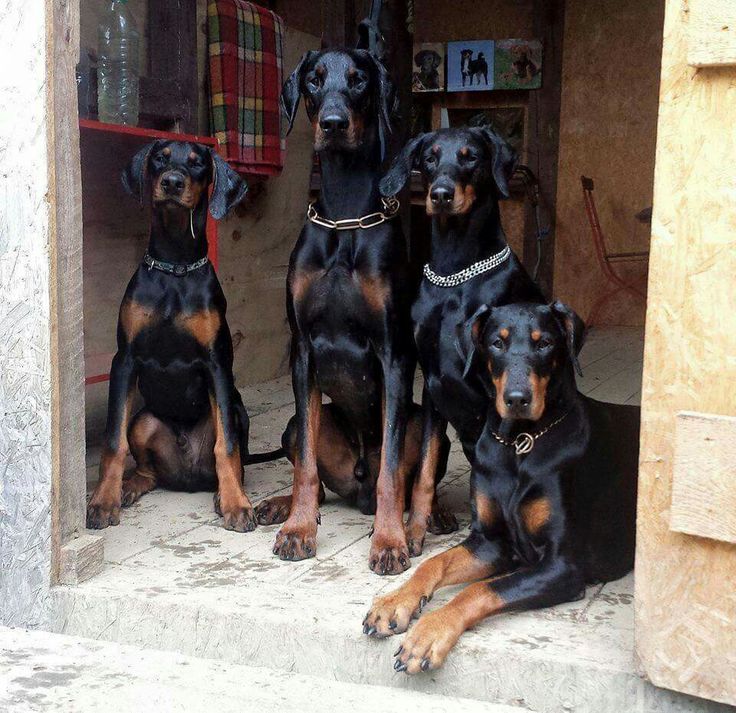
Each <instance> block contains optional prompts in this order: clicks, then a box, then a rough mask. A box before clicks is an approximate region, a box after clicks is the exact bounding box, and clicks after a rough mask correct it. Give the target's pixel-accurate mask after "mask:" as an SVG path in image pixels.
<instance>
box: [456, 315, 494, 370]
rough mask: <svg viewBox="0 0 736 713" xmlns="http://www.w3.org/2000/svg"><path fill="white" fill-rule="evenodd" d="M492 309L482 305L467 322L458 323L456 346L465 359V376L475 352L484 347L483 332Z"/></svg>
mask: <svg viewBox="0 0 736 713" xmlns="http://www.w3.org/2000/svg"><path fill="white" fill-rule="evenodd" d="M491 311H492V308H491V307H489V306H488V305H481V306H480V307H479V308H478V309H477V310H476V311H475V314H473V316H472V317H471V318H470V319H469V320H467V321H466V322H465V324H461V325H458V334H457V338H456V339H455V348H456V349H457V352H458V354H459V355H460V356H461V357H462V358H463V359H464V360H465V367H464V368H463V378H465V377H466V376H467V375H468V372H469V371H470V367H471V366H472V365H473V357H475V353H476V352H477V351H482V349H483V332H484V331H485V328H486V324H487V323H488V318H489V317H490V316H491Z"/></svg>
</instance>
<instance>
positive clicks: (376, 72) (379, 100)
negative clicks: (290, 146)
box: [281, 50, 395, 151]
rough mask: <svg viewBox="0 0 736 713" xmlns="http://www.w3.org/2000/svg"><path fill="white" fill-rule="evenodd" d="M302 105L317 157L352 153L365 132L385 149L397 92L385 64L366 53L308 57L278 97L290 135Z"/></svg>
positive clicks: (325, 53) (329, 52)
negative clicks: (372, 134) (334, 152)
mask: <svg viewBox="0 0 736 713" xmlns="http://www.w3.org/2000/svg"><path fill="white" fill-rule="evenodd" d="M300 97H304V105H305V107H306V110H307V115H308V116H309V120H310V121H311V122H312V125H313V126H314V148H315V150H316V151H324V150H339V151H355V150H357V149H358V148H360V147H361V146H362V145H363V142H364V140H365V137H366V134H367V132H368V130H369V129H377V130H378V135H379V137H380V140H381V144H382V146H383V144H384V142H385V137H386V136H387V135H388V134H389V133H390V131H391V120H392V116H393V113H394V108H395V92H394V88H393V84H392V83H391V80H390V78H389V75H388V72H387V71H386V68H385V67H384V66H383V64H382V63H381V62H380V61H379V60H378V59H376V58H375V57H374V56H373V55H372V54H371V53H370V52H368V51H366V50H325V51H322V52H315V51H310V52H307V53H306V54H305V55H304V56H303V57H302V59H301V61H300V62H299V64H298V65H297V67H296V69H295V70H294V71H293V72H292V73H291V76H290V77H289V78H288V79H287V80H286V82H285V83H284V87H283V89H282V91H281V108H282V110H283V112H284V114H285V116H286V118H287V120H288V122H289V131H291V128H292V126H293V125H294V118H295V117H296V112H297V109H298V107H299V99H300Z"/></svg>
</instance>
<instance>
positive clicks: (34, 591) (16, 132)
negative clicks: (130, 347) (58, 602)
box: [0, 0, 51, 626]
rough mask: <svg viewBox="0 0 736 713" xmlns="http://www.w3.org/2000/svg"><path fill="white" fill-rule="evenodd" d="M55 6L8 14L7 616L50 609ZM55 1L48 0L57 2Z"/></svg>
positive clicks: (1, 565)
mask: <svg viewBox="0 0 736 713" xmlns="http://www.w3.org/2000/svg"><path fill="white" fill-rule="evenodd" d="M46 5H47V3H40V2H32V3H29V2H26V1H25V0H6V1H5V3H4V4H3V9H2V12H1V13H0V66H2V67H5V68H10V67H12V71H2V72H0V157H1V160H2V171H0V622H3V623H5V624H9V625H11V626H21V625H22V626H35V625H38V623H39V622H40V621H42V620H43V619H44V617H45V614H46V612H47V609H48V607H49V585H50V575H51V572H50V566H51V545H50V541H51V378H50V375H51V368H50V360H49V349H50V347H49V338H50V331H51V326H50V319H49V233H50V229H51V228H50V215H49V211H50V206H49V200H50V196H49V190H50V183H49V171H48V152H49V150H50V148H49V143H48V134H47V130H48V126H47V81H48V80H49V77H48V76H47V72H46V51H47V50H46V41H47V38H46V27H47V17H46ZM49 5H50V3H49Z"/></svg>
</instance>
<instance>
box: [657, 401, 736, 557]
mask: <svg viewBox="0 0 736 713" xmlns="http://www.w3.org/2000/svg"><path fill="white" fill-rule="evenodd" d="M670 529H671V530H674V531H675V532H684V533H688V534H690V535H699V536H700V537H710V538H712V539H714V540H722V541H724V542H733V543H736V418H734V417H733V416H714V415H709V414H702V413H687V412H685V413H680V414H678V415H677V427H676V432H675V460H674V466H673V473H672V508H671V510H670Z"/></svg>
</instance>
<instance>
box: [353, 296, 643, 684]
mask: <svg viewBox="0 0 736 713" xmlns="http://www.w3.org/2000/svg"><path fill="white" fill-rule="evenodd" d="M582 335H583V324H582V321H581V320H580V318H579V317H578V316H577V315H576V314H575V313H574V312H573V311H572V310H571V309H570V308H569V307H566V306H565V305H563V304H561V303H559V302H555V303H554V304H552V305H549V306H548V305H537V304H515V305H507V306H505V307H493V308H488V307H482V308H481V309H480V310H479V312H478V314H477V315H476V316H475V317H474V318H473V319H472V320H470V323H469V326H468V329H467V335H466V336H463V338H462V339H461V341H460V343H459V345H458V347H459V351H461V352H462V353H463V354H464V356H465V358H466V360H467V361H468V362H470V360H472V358H473V356H472V355H473V353H474V352H476V351H477V352H478V353H479V354H480V356H481V357H482V360H483V363H484V364H485V365H486V366H485V368H484V369H483V370H482V371H483V372H484V373H485V376H486V382H485V383H486V385H487V388H488V392H489V397H490V399H491V401H492V405H491V406H490V408H489V409H488V416H487V420H486V423H485V426H484V429H483V435H482V436H481V438H480V440H479V441H478V444H477V446H476V459H475V464H474V467H473V473H472V477H471V497H472V515H473V519H472V525H471V530H470V535H469V536H468V538H467V539H466V540H465V542H464V543H463V544H461V545H458V546H457V547H453V548H452V549H450V550H448V551H447V552H444V553H443V554H440V555H437V556H436V557H432V558H431V559H429V560H427V561H426V562H424V563H422V565H421V566H420V567H419V568H418V569H417V571H416V573H415V574H414V576H413V577H412V578H411V579H410V580H409V581H408V582H407V583H406V584H404V586H402V587H401V588H400V589H399V590H397V591H396V592H393V593H391V594H388V595H387V596H384V597H380V598H378V599H377V600H376V601H375V602H374V604H373V607H372V608H371V610H370V612H369V614H368V616H367V617H366V620H365V622H364V631H365V633H367V634H371V635H376V636H389V635H391V634H397V633H400V632H403V631H406V630H407V628H408V626H409V622H410V620H411V618H412V617H414V616H419V615H420V614H421V610H422V607H423V606H424V604H425V603H426V602H427V601H428V600H429V599H431V598H432V594H433V593H434V592H435V591H436V590H437V589H438V588H440V587H444V586H448V585H452V584H461V583H465V582H475V584H471V585H470V586H469V587H467V588H466V589H465V590H463V591H462V592H461V593H460V594H459V595H457V596H456V597H455V598H454V599H452V600H451V601H450V603H449V604H447V605H446V606H443V607H441V608H440V609H438V610H436V611H434V612H432V613H429V614H426V615H425V616H423V617H422V618H421V619H420V620H419V621H418V623H417V624H416V625H414V627H412V629H411V630H410V631H409V633H408V635H407V636H406V638H405V639H404V641H403V643H402V645H401V646H400V647H399V650H398V652H397V654H396V656H397V658H396V661H395V663H394V668H395V669H396V670H397V671H406V672H407V673H417V672H418V671H427V670H429V669H434V668H437V667H438V666H440V665H441V664H442V662H443V661H444V660H445V657H446V656H447V654H448V652H449V651H450V649H451V648H452V647H453V646H454V644H455V642H456V641H457V640H458V638H459V637H460V635H461V634H462V633H463V632H464V631H465V630H466V629H468V628H470V627H472V626H474V625H475V624H477V623H478V622H480V621H481V620H482V619H484V618H485V617H487V616H490V615H492V614H499V613H501V612H507V611H514V610H516V611H518V610H523V609H532V608H537V607H547V606H552V605H554V604H559V603H562V602H568V601H572V600H575V599H579V598H581V597H582V596H583V595H584V593H585V586H586V584H592V583H596V582H608V581H611V580H614V579H618V578H620V577H622V576H624V575H625V574H626V573H627V572H629V571H630V570H631V569H632V567H633V565H634V540H635V519H636V477H637V466H638V459H639V457H638V450H639V408H638V407H636V406H617V405H614V404H606V403H601V402H599V401H594V400H593V399H590V398H587V397H585V396H583V395H582V394H580V393H579V392H578V391H577V389H576V386H575V374H574V371H573V368H574V367H577V354H578V351H579V349H580V347H581V342H582ZM577 368H579V367H577ZM477 580H480V581H477Z"/></svg>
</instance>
